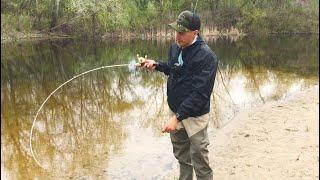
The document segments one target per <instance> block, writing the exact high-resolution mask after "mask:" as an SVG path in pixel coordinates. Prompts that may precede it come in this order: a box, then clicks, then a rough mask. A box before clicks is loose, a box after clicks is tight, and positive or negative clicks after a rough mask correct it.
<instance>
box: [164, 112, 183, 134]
mask: <svg viewBox="0 0 320 180" xmlns="http://www.w3.org/2000/svg"><path fill="white" fill-rule="evenodd" d="M178 122H179V121H178V119H177V117H176V115H174V116H172V117H171V118H170V120H169V121H168V122H167V123H166V124H165V125H164V126H163V128H162V132H163V133H164V132H167V133H169V132H171V131H174V130H176V127H177V125H178Z"/></svg>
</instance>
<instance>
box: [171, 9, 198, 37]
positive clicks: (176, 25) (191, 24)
mask: <svg viewBox="0 0 320 180" xmlns="http://www.w3.org/2000/svg"><path fill="white" fill-rule="evenodd" d="M169 26H170V27H171V28H173V29H174V30H176V31H178V32H187V31H194V30H200V18H199V16H198V15H197V14H195V13H193V12H191V11H183V12H182V13H180V14H179V16H178V19H177V20H176V22H173V23H170V24H169Z"/></svg>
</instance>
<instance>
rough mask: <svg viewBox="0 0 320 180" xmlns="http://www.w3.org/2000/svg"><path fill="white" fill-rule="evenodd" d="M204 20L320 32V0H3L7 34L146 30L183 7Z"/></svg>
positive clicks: (221, 25)
mask: <svg viewBox="0 0 320 180" xmlns="http://www.w3.org/2000/svg"><path fill="white" fill-rule="evenodd" d="M186 9H189V10H195V11H196V12H197V13H198V14H200V16H201V18H202V22H203V25H204V26H206V27H217V28H218V29H229V28H230V27H236V28H238V29H240V30H243V31H244V32H246V33H310V32H312V33H317V32H318V30H319V28H318V25H319V14H318V10H319V1H316V0H305V1H302V0H284V1H279V0H255V1H247V0H202V1H199V0H176V1H173V0H132V1H123V0H65V1H61V0H49V1H44V0H36V1H21V0H14V1H9V0H3V1H1V19H2V23H1V27H2V31H1V33H2V34H7V33H8V32H15V31H21V32H30V31H43V30H45V31H49V30H50V31H53V32H58V33H59V32H60V33H65V34H69V35H77V36H89V37H91V36H92V35H98V36H102V35H104V34H105V33H107V32H108V33H118V34H119V33H135V34H142V33H146V32H150V31H151V30H154V29H157V28H162V27H164V26H163V25H164V24H167V23H169V22H171V21H172V20H173V19H175V18H176V16H177V15H178V14H179V13H180V12H181V11H183V10H186Z"/></svg>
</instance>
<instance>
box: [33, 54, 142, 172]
mask: <svg viewBox="0 0 320 180" xmlns="http://www.w3.org/2000/svg"><path fill="white" fill-rule="evenodd" d="M146 59H147V56H145V57H140V56H139V54H137V60H138V62H132V63H129V64H118V65H108V66H102V67H98V68H94V69H91V70H88V71H85V72H83V73H81V74H78V75H76V76H73V77H72V78H70V79H69V80H67V81H66V82H64V83H62V84H61V85H60V86H58V87H57V88H56V89H55V90H54V91H52V92H51V93H50V94H49V96H48V97H47V98H46V99H45V100H44V101H43V103H42V104H41V106H40V108H39V109H38V111H37V113H36V115H35V117H34V119H33V122H32V126H31V129H30V139H29V145H30V151H31V155H32V157H33V159H34V160H35V162H36V163H37V165H38V166H40V167H41V168H42V169H46V168H45V167H44V166H43V165H42V164H41V163H40V162H39V161H38V160H37V158H36V156H35V153H34V152H33V148H32V133H33V129H34V125H35V122H36V120H37V117H38V115H39V113H40V111H41V109H42V108H43V106H44V105H45V104H46V102H47V101H48V100H49V99H50V97H51V96H52V95H53V94H54V93H55V92H56V91H58V90H59V89H60V88H61V87H63V86H64V85H66V84H68V83H69V82H71V81H73V80H75V79H76V78H78V77H80V76H83V75H85V74H88V73H90V72H93V71H97V70H101V69H106V68H112V67H125V66H127V67H129V68H130V69H134V68H135V67H142V66H143V65H144V63H145V60H146Z"/></svg>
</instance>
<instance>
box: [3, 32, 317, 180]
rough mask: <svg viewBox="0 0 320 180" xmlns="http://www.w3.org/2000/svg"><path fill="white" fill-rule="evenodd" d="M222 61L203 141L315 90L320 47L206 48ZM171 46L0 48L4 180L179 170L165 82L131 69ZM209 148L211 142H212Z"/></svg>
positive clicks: (265, 41)
mask: <svg viewBox="0 0 320 180" xmlns="http://www.w3.org/2000/svg"><path fill="white" fill-rule="evenodd" d="M206 41H207V42H208V44H209V46H210V47H211V48H212V49H213V51H214V52H215V53H216V54H217V56H218V57H219V59H220V61H219V71H218V72H217V76H216V81H215V86H214V93H213V94H212V96H211V101H212V102H211V112H210V117H211V121H210V124H209V134H210V135H212V134H213V133H214V132H216V131H220V130H223V127H225V126H227V125H228V123H229V122H231V121H232V120H233V117H234V116H235V115H236V114H237V113H238V112H239V111H241V110H242V109H248V108H252V107H256V106H261V105H263V104H264V103H266V102H269V101H279V100H283V99H285V98H289V97H290V96H291V94H292V93H294V92H297V91H301V90H303V89H305V88H308V87H311V86H315V85H317V84H318V81H319V77H318V74H319V61H318V58H319V52H318V50H319V37H318V36H307V37H292V36H282V37H279V36H269V37H242V38H238V39H234V38H206ZM172 42H173V40H172V39H171V40H170V39H169V40H126V41H120V40H104V41H101V42H91V41H80V40H59V41H36V42H22V43H5V44H1V178H3V179H162V178H163V177H165V176H166V174H168V173H169V172H170V171H171V170H172V169H173V168H174V167H175V166H176V165H177V162H176V160H175V159H174V156H173V154H172V146H171V143H170V138H169V135H168V134H163V133H161V127H162V125H163V124H164V123H165V122H166V120H168V118H169V117H170V116H169V109H168V106H167V104H166V103H167V101H166V77H165V75H164V74H161V73H159V72H150V71H146V70H141V69H136V70H134V71H132V70H130V69H129V68H128V67H115V68H110V69H102V70H99V71H95V72H92V73H88V74H86V75H84V76H81V77H79V78H77V79H75V80H74V81H71V82H70V83H68V84H67V85H65V86H64V87H62V88H61V89H59V90H58V91H57V92H56V93H55V94H54V95H53V96H52V97H51V98H50V99H49V100H48V102H47V103H46V104H45V105H44V107H43V109H42V110H41V112H40V114H39V116H38V118H37V121H36V123H35V129H34V131H33V134H32V145H33V151H34V154H35V156H36V158H37V160H38V161H39V162H40V163H41V165H42V166H44V167H45V169H42V168H41V167H39V166H38V165H37V164H36V162H35V160H34V159H33V157H32V154H31V151H30V146H29V138H30V128H31V126H32V122H33V118H34V116H35V115H36V112H37V110H38V109H39V107H40V105H41V104H42V102H43V101H44V100H45V99H46V97H47V96H48V95H49V94H50V93H51V92H52V91H53V90H54V89H56V88H57V87H58V86H59V85H60V84H62V83H63V82H65V81H67V80H68V79H70V78H72V77H73V76H75V75H77V74H80V73H82V72H84V71H87V70H90V69H93V68H97V67H101V66H104V65H113V64H123V63H130V62H132V61H133V60H134V58H135V55H136V54H137V53H139V54H141V55H145V54H147V55H148V57H150V58H155V59H162V60H166V58H167V50H168V48H169V46H170V44H171V43H172ZM211 145H213V146H214V141H211Z"/></svg>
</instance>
